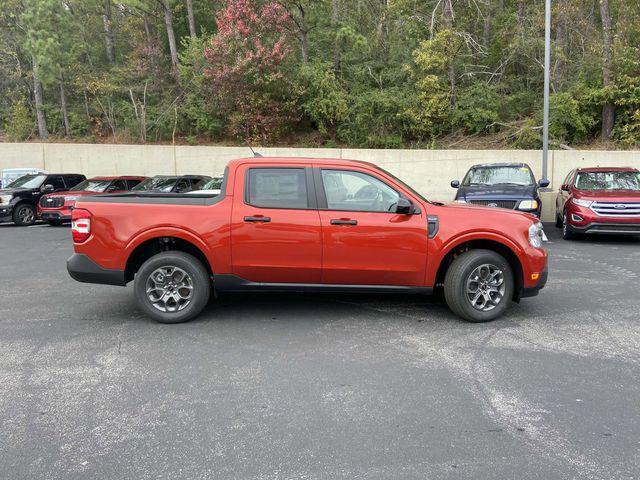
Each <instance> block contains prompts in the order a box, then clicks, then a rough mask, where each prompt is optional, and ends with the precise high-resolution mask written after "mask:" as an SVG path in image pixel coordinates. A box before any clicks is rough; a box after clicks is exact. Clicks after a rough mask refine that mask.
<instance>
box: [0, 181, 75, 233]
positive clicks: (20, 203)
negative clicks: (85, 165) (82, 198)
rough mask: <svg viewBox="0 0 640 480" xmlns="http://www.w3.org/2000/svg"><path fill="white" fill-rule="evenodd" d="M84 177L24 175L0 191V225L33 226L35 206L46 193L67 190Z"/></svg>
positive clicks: (35, 215) (35, 217) (35, 216)
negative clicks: (5, 223)
mask: <svg viewBox="0 0 640 480" xmlns="http://www.w3.org/2000/svg"><path fill="white" fill-rule="evenodd" d="M85 178H86V177H85V176H84V175H78V174H76V173H48V174H40V175H24V176H22V177H20V178H18V179H16V180H14V181H13V182H11V183H10V184H9V185H7V187H6V188H3V189H2V190H0V223H2V222H14V223H15V224H16V225H33V224H34V223H35V222H36V219H37V213H36V212H37V205H38V201H39V200H40V197H42V196H43V195H44V194H46V193H52V192H61V191H65V190H69V189H70V188H72V187H75V186H76V185H77V184H79V183H80V182H82V181H83V180H84V179H85Z"/></svg>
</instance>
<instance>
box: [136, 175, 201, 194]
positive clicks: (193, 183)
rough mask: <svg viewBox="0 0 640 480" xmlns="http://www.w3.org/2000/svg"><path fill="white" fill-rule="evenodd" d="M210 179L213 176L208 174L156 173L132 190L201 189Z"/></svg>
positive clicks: (168, 190) (168, 191)
mask: <svg viewBox="0 0 640 480" xmlns="http://www.w3.org/2000/svg"><path fill="white" fill-rule="evenodd" d="M209 180H211V177H208V176H206V175H171V176H169V175H156V176H155V177H151V178H147V179H146V180H145V181H143V182H141V183H139V184H138V185H136V186H135V187H133V188H132V189H131V191H134V192H138V193H140V192H151V193H186V192H190V191H191V190H199V189H200V188H201V187H202V185H204V184H205V183H206V182H208V181H209Z"/></svg>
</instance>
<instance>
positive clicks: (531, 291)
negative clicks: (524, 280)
mask: <svg viewBox="0 0 640 480" xmlns="http://www.w3.org/2000/svg"><path fill="white" fill-rule="evenodd" d="M548 278H549V270H548V269H546V268H545V269H544V271H543V272H542V273H541V274H540V278H539V279H538V284H537V285H535V286H533V287H525V288H523V289H522V295H520V298H527V297H535V296H536V295H538V293H540V290H542V289H543V288H544V287H545V285H546V284H547V279H548Z"/></svg>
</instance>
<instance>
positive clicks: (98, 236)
mask: <svg viewBox="0 0 640 480" xmlns="http://www.w3.org/2000/svg"><path fill="white" fill-rule="evenodd" d="M71 231H72V236H73V241H74V248H75V255H73V256H72V257H71V258H70V259H69V260H68V262H67V268H68V270H69V273H70V274H71V276H72V277H73V278H75V279H76V280H79V281H81V282H90V283H104V284H109V285H123V286H124V285H126V284H127V283H129V282H131V281H134V283H135V293H136V297H137V299H138V302H139V305H140V307H141V308H142V309H143V310H144V311H145V312H146V313H147V314H148V315H150V316H151V317H153V318H155V319H156V320H158V321H160V322H164V323H177V322H184V321H186V320H189V319H191V318H193V317H194V316H196V315H197V314H198V313H199V312H200V311H201V310H202V309H203V308H204V306H205V305H206V303H207V301H208V299H209V296H210V294H211V292H212V290H213V291H214V292H216V293H218V292H225V291H255V290H260V291H273V290H280V291H282V290H288V291H296V292H299V291H329V292H336V291H338V292H354V291H355V292H362V291H369V292H379V293H385V294H386V293H393V292H401V293H402V292H406V293H409V292H412V293H431V292H432V291H433V289H434V288H443V289H444V296H445V298H446V300H447V303H448V304H449V306H450V307H451V309H452V310H453V311H454V312H455V313H456V314H458V315H459V316H460V317H462V318H464V319H466V320H470V321H474V322H485V321H489V320H493V319H494V318H496V317H498V316H500V315H501V314H502V313H503V312H504V311H505V310H506V308H507V307H508V305H509V303H510V301H511V300H515V301H518V300H519V299H520V298H522V297H527V296H533V295H536V294H537V293H538V291H539V290H540V289H541V288H542V287H544V285H545V283H546V280H547V253H546V251H545V250H544V248H543V246H542V241H543V238H544V232H543V230H542V224H541V223H540V221H539V220H538V218H536V217H534V216H533V215H530V214H527V213H520V212H516V211H510V210H503V209H497V208H487V207H477V206H468V205H461V204H459V203H458V204H452V205H444V204H442V203H437V202H430V201H428V200H427V199H425V198H424V197H422V196H421V195H420V194H419V193H417V192H416V191H415V190H413V189H412V188H411V187H409V186H408V185H406V184H405V183H404V182H402V181H401V180H399V179H397V178H396V177H394V176H393V175H391V174H390V173H388V172H386V171H384V170H382V169H381V168H379V167H376V166H375V165H372V164H370V163H365V162H356V161H348V160H333V159H312V158H299V159H298V158H248V159H240V160H234V161H232V162H231V163H229V165H228V167H227V169H226V171H225V175H224V179H223V182H222V186H221V193H220V194H218V195H216V194H210V195H207V194H203V195H185V194H175V193H162V194H158V193H148V192H142V191H136V190H134V191H132V192H127V193H124V194H118V195H97V196H96V195H94V196H92V197H82V199H80V200H79V201H78V204H77V206H76V208H75V209H74V210H73V223H72V230H71Z"/></svg>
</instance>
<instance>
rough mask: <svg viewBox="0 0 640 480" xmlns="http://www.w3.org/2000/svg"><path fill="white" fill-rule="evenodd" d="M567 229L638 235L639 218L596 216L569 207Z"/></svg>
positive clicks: (589, 211)
mask: <svg viewBox="0 0 640 480" xmlns="http://www.w3.org/2000/svg"><path fill="white" fill-rule="evenodd" d="M567 227H568V229H569V231H570V232H573V233H582V234H586V233H588V234H602V235H640V218H638V217H626V218H625V217H619V218H616V217H609V216H603V215H597V214H596V213H594V212H593V210H591V209H590V208H586V207H580V206H578V205H573V204H572V205H569V206H568V208H567Z"/></svg>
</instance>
